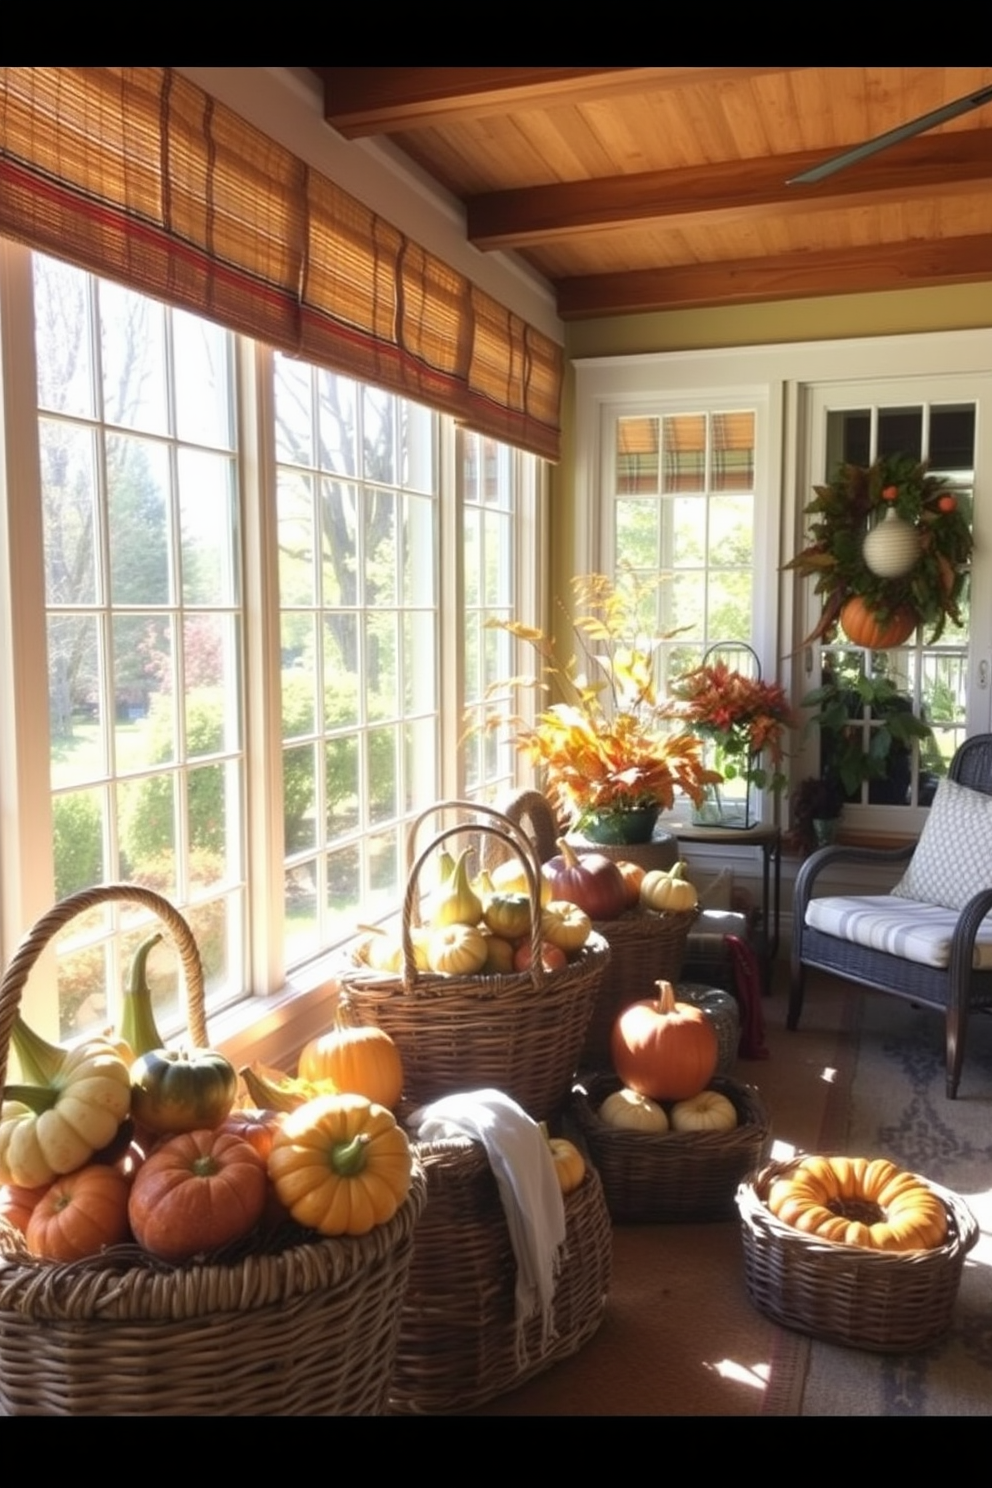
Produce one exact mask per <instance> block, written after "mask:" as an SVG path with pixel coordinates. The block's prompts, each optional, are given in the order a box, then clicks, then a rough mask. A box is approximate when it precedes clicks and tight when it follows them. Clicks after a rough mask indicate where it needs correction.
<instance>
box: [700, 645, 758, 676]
mask: <svg viewBox="0 0 992 1488" xmlns="http://www.w3.org/2000/svg"><path fill="white" fill-rule="evenodd" d="M721 651H744V652H746V653H747V655H748V656H749V657H750V658H751V663H752V667H751V671H752V674H753V677H754V680H755V681H756V682H760V681H761V658H760V656H759V655H758V653H757V651H755V649H754V647H753V646H749V645H748V643H747V641H714V642H713V644H712V645H711V646H707V648H706V650H705V651H704V652H703V660H702V663H701V665H702V666H706V664H707V662H708V661H709V660H710V658H711V657H713V656H718V655H719V654H720V652H721ZM737 670H738V671H739V670H740V668H739V667H738V668H737Z"/></svg>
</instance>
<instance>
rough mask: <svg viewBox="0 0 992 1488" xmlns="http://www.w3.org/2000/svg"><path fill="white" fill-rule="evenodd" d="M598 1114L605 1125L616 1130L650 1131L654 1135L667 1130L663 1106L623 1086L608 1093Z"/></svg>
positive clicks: (661, 1133) (658, 1135) (661, 1134)
mask: <svg viewBox="0 0 992 1488" xmlns="http://www.w3.org/2000/svg"><path fill="white" fill-rule="evenodd" d="M599 1115H600V1119H601V1120H602V1121H605V1122H606V1125H607V1126H612V1127H614V1128H615V1129H616V1130H618V1131H639V1132H652V1133H653V1134H654V1135H655V1136H656V1137H660V1136H663V1135H664V1133H665V1132H667V1130H668V1117H667V1116H666V1115H665V1109H664V1107H663V1106H659V1104H658V1102H657V1101H653V1100H652V1099H651V1097H650V1096H648V1095H641V1094H640V1092H639V1091H637V1090H629V1089H628V1088H627V1087H626V1086H624V1087H623V1088H622V1089H620V1090H614V1092H613V1094H612V1095H608V1096H607V1097H606V1099H605V1100H604V1101H603V1104H602V1105H601V1106H600V1108H599Z"/></svg>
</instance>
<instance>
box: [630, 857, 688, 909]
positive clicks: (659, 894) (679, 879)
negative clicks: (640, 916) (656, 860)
mask: <svg viewBox="0 0 992 1488" xmlns="http://www.w3.org/2000/svg"><path fill="white" fill-rule="evenodd" d="M698 898H699V894H698V893H697V891H696V886H695V884H691V883H690V882H689V880H688V879H687V878H686V877H685V864H684V863H681V862H680V863H676V864H675V865H674V867H672V868H669V869H667V870H666V869H662V868H654V869H652V870H651V872H650V873H645V875H644V877H643V878H642V879H641V903H642V904H643V905H645V906H646V908H648V909H654V910H659V911H661V912H664V911H665V910H682V909H694V908H695V907H696V902H697V900H698Z"/></svg>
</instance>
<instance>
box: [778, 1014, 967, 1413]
mask: <svg viewBox="0 0 992 1488" xmlns="http://www.w3.org/2000/svg"><path fill="white" fill-rule="evenodd" d="M857 1021H858V1027H857V1037H856V1040H855V1044H856V1054H855V1060H854V1069H853V1073H852V1079H851V1087H850V1095H849V1100H848V1101H847V1102H846V1106H845V1108H844V1109H843V1110H841V1111H839V1112H838V1111H837V1110H836V1109H835V1110H834V1112H833V1113H831V1114H830V1115H829V1116H828V1120H827V1126H826V1130H825V1132H824V1135H825V1137H826V1139H827V1142H826V1145H828V1146H831V1147H832V1148H833V1150H841V1151H845V1152H847V1153H849V1154H852V1155H857V1154H860V1153H865V1154H869V1155H871V1156H875V1155H880V1156H885V1157H889V1158H891V1159H892V1160H893V1161H894V1162H898V1163H899V1164H900V1165H901V1166H903V1167H906V1168H909V1169H911V1170H912V1171H913V1172H917V1173H922V1174H925V1175H926V1176H927V1177H930V1178H932V1179H934V1180H935V1181H936V1182H938V1183H941V1184H943V1185H944V1186H945V1187H947V1188H951V1189H953V1190H954V1191H955V1192H956V1193H958V1194H960V1195H961V1197H962V1198H964V1199H965V1201H966V1202H967V1204H968V1205H969V1207H970V1209H971V1210H972V1213H973V1214H974V1215H975V1218H976V1219H977V1220H978V1223H979V1227H980V1230H981V1234H980V1237H979V1241H978V1244H977V1245H976V1247H975V1248H974V1250H972V1251H971V1253H970V1255H969V1257H968V1259H967V1261H966V1262H965V1267H964V1272H963V1275H962V1280H961V1288H960V1292H959V1294H958V1300H957V1305H956V1308H955V1311H954V1314H953V1318H952V1325H951V1329H950V1331H949V1332H948V1334H947V1335H946V1336H945V1338H943V1339H942V1340H941V1341H940V1342H938V1343H936V1344H934V1345H933V1346H932V1347H931V1348H929V1349H926V1350H923V1351H921V1352H919V1353H914V1354H911V1355H909V1354H907V1355H883V1354H878V1355H875V1354H869V1353H865V1352H862V1351H860V1350H852V1349H845V1348H837V1347H832V1346H830V1345H827V1344H822V1343H819V1342H815V1343H811V1344H808V1345H806V1346H804V1347H802V1348H801V1349H800V1351H799V1352H798V1354H797V1356H796V1359H795V1360H794V1366H793V1373H792V1378H791V1380H790V1381H788V1383H787V1384H786V1381H785V1380H784V1379H783V1380H781V1381H780V1384H782V1385H783V1386H785V1388H784V1389H776V1388H774V1387H772V1388H770V1390H769V1392H768V1394H767V1396H766V1399H765V1404H764V1409H765V1411H766V1412H769V1413H778V1412H782V1413H798V1414H801V1415H804V1416H826V1415H845V1416H960V1415H983V1416H984V1415H990V1414H992V1019H989V1018H985V1017H979V1018H976V1019H973V1020H972V1026H971V1029H970V1032H969V1040H968V1049H967V1055H966V1059H965V1067H964V1075H963V1078H962V1082H961V1088H960V1093H959V1096H958V1099H957V1100H956V1101H948V1100H947V1099H946V1097H945V1095H944V1045H943V1026H942V1022H941V1020H940V1019H938V1018H936V1017H934V1015H933V1014H932V1013H928V1012H925V1011H923V1010H921V1009H918V1008H914V1007H912V1006H911V1005H910V1004H908V1003H902V1002H899V1001H896V1000H895V999H893V998H883V997H878V996H872V995H869V996H864V997H861V996H858V998H857ZM838 1116H839V1117H840V1119H839V1120H836V1118H837V1117H838ZM834 1121H836V1129H835V1130H831V1129H830V1126H831V1123H832V1122H834Z"/></svg>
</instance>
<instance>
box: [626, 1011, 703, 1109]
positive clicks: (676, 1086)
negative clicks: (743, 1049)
mask: <svg viewBox="0 0 992 1488" xmlns="http://www.w3.org/2000/svg"><path fill="white" fill-rule="evenodd" d="M656 985H657V988H658V1000H657V1002H635V1003H634V1005H633V1007H629V1008H626V1009H625V1010H624V1011H623V1012H622V1013H621V1014H620V1016H619V1018H618V1019H617V1021H616V1023H615V1024H614V1025H613V1035H612V1040H611V1044H610V1052H611V1054H612V1057H613V1068H614V1069H615V1070H616V1072H617V1074H618V1075H619V1076H620V1078H621V1080H622V1081H623V1083H624V1084H625V1085H629V1086H630V1088H631V1090H636V1091H638V1092H639V1094H641V1095H648V1096H650V1097H651V1099H652V1100H656V1101H663V1100H689V1099H690V1097H692V1096H694V1095H698V1094H699V1092H700V1091H701V1090H703V1089H705V1087H706V1086H707V1085H708V1084H709V1082H710V1080H711V1079H712V1078H713V1075H714V1073H715V1071H716V1066H717V1059H718V1058H719V1043H718V1041H717V1036H716V1030H715V1029H714V1027H713V1024H712V1023H711V1022H710V1020H709V1018H708V1017H707V1016H706V1014H705V1013H704V1012H703V1010H702V1008H699V1007H696V1006H694V1005H693V1004H691V1003H687V1002H676V1000H675V992H674V990H673V988H672V984H671V982H658V983H656Z"/></svg>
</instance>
